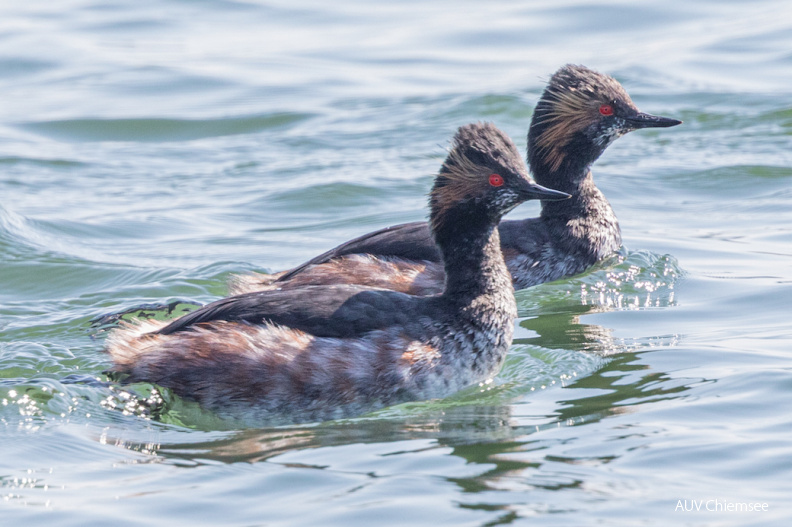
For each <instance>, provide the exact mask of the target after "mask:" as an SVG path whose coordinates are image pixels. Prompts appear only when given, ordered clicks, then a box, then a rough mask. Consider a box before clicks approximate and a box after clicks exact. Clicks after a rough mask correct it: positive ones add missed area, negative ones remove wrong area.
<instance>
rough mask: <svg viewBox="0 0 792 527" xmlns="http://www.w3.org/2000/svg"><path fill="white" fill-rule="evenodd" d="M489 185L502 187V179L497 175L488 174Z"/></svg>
mask: <svg viewBox="0 0 792 527" xmlns="http://www.w3.org/2000/svg"><path fill="white" fill-rule="evenodd" d="M489 183H490V185H492V186H493V187H501V186H503V177H501V176H499V175H498V174H490V177H489Z"/></svg>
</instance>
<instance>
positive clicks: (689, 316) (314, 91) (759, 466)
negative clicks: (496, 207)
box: [0, 0, 792, 526]
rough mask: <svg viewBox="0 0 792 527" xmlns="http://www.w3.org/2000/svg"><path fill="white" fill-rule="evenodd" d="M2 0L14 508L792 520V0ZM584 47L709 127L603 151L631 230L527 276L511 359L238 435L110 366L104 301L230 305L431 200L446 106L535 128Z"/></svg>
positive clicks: (418, 213)
mask: <svg viewBox="0 0 792 527" xmlns="http://www.w3.org/2000/svg"><path fill="white" fill-rule="evenodd" d="M0 14H2V16H0V21H1V22H0V42H1V43H2V44H0V93H2V96H3V97H2V99H3V101H2V104H0V258H2V260H0V262H1V263H2V265H1V266H0V439H1V440H2V443H1V444H2V448H0V497H2V500H0V518H2V522H0V523H2V524H3V525H14V526H16V525H20V526H21V525H25V526H29V525H75V526H84V525H106V524H110V523H112V524H114V525H119V526H125V525H160V524H167V525H234V526H237V525H238V526H250V525H262V526H263V525H268V526H269V525H284V526H286V525H289V526H291V525H322V526H327V525H344V526H348V525H366V526H368V525H405V524H414V525H434V524H442V525H476V526H485V525H488V526H489V525H502V524H514V525H564V526H567V525H608V526H610V525H624V526H634V525H653V526H666V525H696V526H699V525H702V526H703V525H707V526H709V525H718V526H721V525H724V526H732V525H733V526H745V525H768V526H779V525H786V524H788V523H789V522H790V521H792V498H791V496H792V484H790V481H792V441H791V440H790V437H792V418H790V416H789V411H788V409H789V408H790V407H792V355H791V353H792V352H791V351H790V350H791V349H792V324H790V312H791V311H792V309H791V308H792V301H790V298H792V207H790V199H791V198H792V190H791V189H792V88H790V86H792V52H791V51H790V50H792V8H790V7H789V6H787V3H785V2H781V1H780V0H774V1H759V2H754V3H750V4H749V3H744V2H714V1H713V2H708V1H705V2H681V1H678V0H672V1H671V2H663V3H662V4H661V3H654V2H645V3H641V4H633V3H625V2H617V1H612V2H599V3H597V2H586V1H582V0H578V1H564V2H553V3H550V2H523V3H516V2H506V1H496V2H489V3H480V2H467V1H465V2H447V1H440V2H434V3H426V2H412V1H408V2H399V3H385V2H363V1H354V0H341V1H339V2H334V3H332V4H330V3H323V2H308V1H305V2H289V3H286V2H259V1H250V2H243V1H239V2H237V1H224V2H208V1H207V2H183V1H175V0H166V1H163V2H150V1H144V2H129V1H121V2H111V3H104V4H103V3H98V2H92V1H84V0H81V1H78V0H66V1H63V2H58V3H56V4H30V3H27V4H25V3H7V5H4V6H2V7H0ZM567 62H575V63H582V64H586V65H588V66H590V67H593V68H595V69H598V70H600V71H603V72H607V73H609V74H612V75H614V76H615V77H616V78H618V79H619V80H620V81H621V82H622V83H623V84H624V85H625V87H626V89H627V90H628V92H630V94H631V95H632V97H633V100H634V101H635V103H636V104H637V105H638V106H639V107H640V108H641V109H642V110H644V111H647V112H650V113H655V114H659V115H666V116H669V117H674V118H679V119H683V120H684V121H685V123H684V124H683V125H682V126H679V127H675V128H671V129H666V130H644V131H639V132H635V133H633V134H630V135H628V136H626V137H624V138H622V139H619V140H618V141H617V142H616V143H615V144H614V145H612V146H611V147H610V149H609V150H608V151H607V152H606V153H605V155H604V156H603V157H602V158H601V159H600V160H599V161H598V162H597V164H596V165H595V166H594V173H595V180H596V181H597V183H598V185H599V186H600V188H601V189H602V190H603V192H604V193H605V194H606V196H607V197H608V199H609V200H610V202H611V204H612V205H613V207H614V209H615V210H616V213H617V215H618V217H619V219H620V222H621V226H622V231H623V235H624V240H625V249H624V251H623V254H621V255H620V256H618V257H614V258H612V259H611V260H608V261H606V262H603V263H602V264H601V265H599V266H597V267H596V268H594V269H592V270H591V271H589V272H587V273H586V274H584V275H582V276H577V277H573V278H570V279H567V280H562V281H558V282H554V283H550V284H544V285H541V286H538V287H535V288H532V289H530V290H525V291H520V292H518V294H517V297H518V302H519V306H520V314H521V319H520V320H519V322H518V327H517V331H516V333H515V342H514V345H513V347H512V349H511V351H510V354H509V357H508V360H507V363H506V366H505V367H504V369H503V371H502V372H501V374H500V375H499V376H498V377H497V378H496V379H495V380H494V382H493V383H492V384H490V385H486V386H483V387H474V388H470V389H469V390H467V391H464V392H462V393H459V394H457V395H455V396H453V397H450V398H448V399H445V400H441V401H427V402H419V403H414V404H409V405H404V406H399V407H395V408H389V409H386V410H383V411H381V412H379V413H376V414H373V415H369V416H365V417H362V418H359V419H354V420H349V421H343V422H329V423H321V424H314V425H306V426H300V427H281V428H261V429H234V428H230V429H229V427H228V426H227V425H226V424H224V423H221V422H218V421H217V420H216V419H215V418H214V417H213V416H212V415H211V414H207V413H206V412H203V411H201V410H200V409H199V408H197V407H196V406H195V405H193V404H190V403H186V402H184V401H181V400H179V399H177V398H175V397H174V396H173V395H172V394H170V393H168V392H167V391H165V392H161V391H159V390H156V389H155V388H153V387H151V386H146V385H138V386H135V387H133V388H132V389H130V390H129V391H127V390H124V389H120V388H119V387H117V386H113V385H112V384H109V385H108V384H107V383H106V382H105V381H106V377H105V376H104V375H103V374H102V372H103V371H104V370H105V369H106V368H107V367H108V366H109V361H108V358H107V356H106V355H104V354H103V353H102V351H101V350H102V343H103V339H104V336H105V334H106V333H105V332H104V331H103V330H102V328H101V327H99V328H97V327H96V325H94V326H93V327H92V324H91V321H92V320H95V319H97V317H99V318H101V317H102V316H103V315H107V314H109V313H117V312H120V311H123V310H126V309H131V308H135V307H136V306H141V305H149V306H150V311H155V309H154V308H155V307H156V305H161V304H168V303H174V305H176V309H177V311H178V310H181V309H185V308H187V307H188V306H189V305H191V304H194V303H204V302H208V301H211V300H213V299H216V298H219V297H221V296H223V295H224V294H225V292H226V287H225V282H226V279H227V278H228V276H229V275H230V274H231V273H234V272H240V271H245V270H280V269H284V268H287V267H290V266H292V265H295V264H298V263H300V262H302V261H304V260H305V259H307V258H310V257H311V256H314V255H315V254H317V253H319V252H322V251H324V250H326V249H327V248H329V247H331V246H333V245H335V244H337V243H339V242H342V241H344V240H346V239H349V238H350V237H353V236H356V235H358V234H362V233H364V232H368V231H370V230H372V229H376V228H379V227H383V226H387V225H391V224H395V223H400V222H405V221H413V220H418V219H422V218H424V217H425V214H426V212H425V199H426V192H427V191H428V189H429V186H430V184H431V181H432V176H433V174H434V173H435V172H436V170H437V169H438V167H439V166H440V163H441V161H442V159H443V157H444V154H445V147H446V146H447V144H448V141H449V139H450V137H451V136H452V134H453V132H454V130H455V129H456V128H457V127H458V126H459V125H462V124H465V123H468V122H472V121H479V120H488V121H493V122H495V123H496V124H497V125H498V126H499V127H500V128H502V129H503V130H505V131H506V132H507V133H509V134H510V135H511V136H512V137H513V138H514V139H515V141H516V142H517V144H518V145H520V146H521V147H523V146H524V142H525V139H524V138H525V133H526V130H527V126H528V122H529V121H530V117H531V112H532V108H533V105H534V104H535V102H536V99H537V97H538V95H539V94H540V93H541V90H542V89H543V87H544V83H545V82H546V80H547V79H548V78H549V76H550V75H551V74H552V73H553V71H555V70H556V69H557V68H558V67H559V66H561V65H563V64H565V63H567ZM537 210H538V209H537V207H536V205H535V204H528V205H525V206H522V207H520V208H519V209H517V210H515V211H514V212H513V213H512V214H511V216H510V217H515V218H516V217H528V216H533V215H536V213H537ZM695 503H698V505H699V509H698V510H696V509H695ZM737 503H740V504H742V503H760V504H761V503H764V504H767V506H766V507H765V510H760V511H751V512H747V511H743V512H735V511H728V510H726V508H727V506H728V504H732V505H734V504H737ZM680 506H681V510H680ZM718 507H720V509H719V510H718V509H717V508H718ZM685 508H687V509H688V510H687V511H686V510H684V509H685ZM708 508H710V509H715V510H707V509H708Z"/></svg>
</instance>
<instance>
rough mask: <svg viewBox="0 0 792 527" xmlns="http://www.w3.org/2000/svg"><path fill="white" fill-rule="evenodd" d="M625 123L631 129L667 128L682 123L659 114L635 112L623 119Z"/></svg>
mask: <svg viewBox="0 0 792 527" xmlns="http://www.w3.org/2000/svg"><path fill="white" fill-rule="evenodd" d="M625 121H627V124H628V125H630V127H631V128H633V129H638V128H668V127H669V126H676V125H678V124H682V121H680V120H678V119H671V118H669V117H660V116H659V115H651V114H648V113H640V112H639V113H636V114H635V115H633V116H631V117H627V118H626V119H625Z"/></svg>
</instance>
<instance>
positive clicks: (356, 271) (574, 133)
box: [230, 65, 681, 295]
mask: <svg viewBox="0 0 792 527" xmlns="http://www.w3.org/2000/svg"><path fill="white" fill-rule="evenodd" d="M680 123H681V121H678V120H676V119H669V118H665V117H657V116H653V115H648V114H645V113H641V112H639V111H638V108H636V106H635V104H633V102H632V100H630V96H629V95H628V94H627V92H626V91H625V90H624V88H623V87H622V86H621V84H619V83H618V82H617V81H616V80H615V79H613V78H611V77H609V76H607V75H603V74H601V73H597V72H595V71H592V70H590V69H588V68H586V67H584V66H574V65H567V66H564V67H563V68H561V69H560V70H558V71H557V72H556V73H555V74H554V75H553V76H552V78H551V79H550V81H549V83H548V85H547V88H546V89H545V91H544V93H543V94H542V96H541V98H540V99H539V102H538V104H537V106H536V110H535V111H534V114H533V118H532V120H531V127H530V128H529V130H528V161H529V165H530V167H531V172H532V173H533V175H534V178H535V179H536V181H537V182H538V183H540V184H542V185H546V186H548V187H551V188H555V189H559V190H562V191H564V192H568V193H569V194H571V195H572V199H570V200H565V201H555V202H550V201H543V202H542V212H541V215H540V216H539V217H538V218H531V219H526V220H517V221H504V222H501V224H500V227H499V230H500V235H501V246H502V248H503V253H504V257H505V258H506V264H507V266H508V268H509V271H510V272H511V275H512V278H513V279H514V285H515V287H516V288H517V289H524V288H526V287H531V286H533V285H536V284H540V283H544V282H550V281H553V280H558V279H560V278H563V277H566V276H572V275H575V274H578V273H581V272H583V271H584V270H586V269H587V268H588V267H590V266H591V265H593V264H595V263H596V262H598V261H600V260H602V259H603V258H606V257H607V256H609V255H611V254H613V253H614V252H615V251H617V250H618V249H619V248H620V247H621V231H620V229H619V222H618V220H617V219H616V215H615V214H614V212H613V209H612V208H611V206H610V204H609V203H608V200H606V199H605V196H603V194H602V192H600V190H599V189H598V188H597V187H596V186H595V185H594V180H593V178H592V175H591V171H590V167H591V164H592V163H594V161H596V160H597V158H599V156H600V155H601V154H602V153H603V152H604V151H605V149H606V148H607V147H608V145H610V144H611V143H612V142H613V141H614V140H615V139H616V138H618V137H620V136H622V135H624V134H626V133H627V132H631V131H633V130H637V129H640V128H652V127H655V128H656V127H661V128H662V127H669V126H675V125H678V124H680ZM331 283H356V284H365V285H370V286H373V287H382V288H386V289H393V290H396V291H403V292H406V293H410V294H423V295H426V294H433V293H437V292H439V291H441V290H442V287H443V267H442V263H441V260H440V252H439V251H438V250H437V248H436V246H435V244H434V242H433V240H432V236H431V233H430V232H429V227H428V225H427V224H426V223H425V222H415V223H407V224H403V225H397V226H394V227H388V228H386V229H382V230H380V231H376V232H373V233H370V234H366V235H364V236H361V237H359V238H356V239H354V240H351V241H349V242H347V243H344V244H342V245H340V246H338V247H336V248H335V249H331V250H330V251H328V252H326V253H324V254H321V255H319V256H317V257H316V258H313V259H312V260H310V261H308V262H306V263H304V264H302V265H300V266H299V267H296V268H294V269H292V270H289V271H284V272H282V273H279V274H274V275H266V274H259V273H253V274H249V275H240V276H235V277H232V280H231V284H230V286H231V291H232V292H235V293H243V292H250V291H256V290H262V289H270V288H281V289H284V288H289V287H301V286H304V285H309V284H331Z"/></svg>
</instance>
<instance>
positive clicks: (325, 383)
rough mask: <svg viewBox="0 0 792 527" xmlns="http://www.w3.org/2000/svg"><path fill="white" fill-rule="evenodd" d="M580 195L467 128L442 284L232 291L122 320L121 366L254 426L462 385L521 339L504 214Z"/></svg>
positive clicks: (447, 216) (441, 206) (367, 407)
mask: <svg viewBox="0 0 792 527" xmlns="http://www.w3.org/2000/svg"><path fill="white" fill-rule="evenodd" d="M568 197H569V196H568V194H565V193H562V192H557V191H553V190H548V189H546V188H544V187H541V186H539V185H537V184H535V183H534V182H533V181H532V180H531V179H530V177H529V176H528V172H527V170H526V168H525V164H524V163H523V161H522V160H521V159H520V155H519V153H518V152H517V149H516V148H515V146H514V144H513V143H512V142H511V140H510V139H509V138H508V137H506V136H505V135H504V134H503V133H502V132H500V131H499V130H498V129H497V128H495V127H494V126H493V125H490V124H473V125H467V126H464V127H462V128H460V129H459V131H458V132H457V134H456V136H455V137H454V142H453V145H452V149H451V151H450V153H449V155H448V157H447V158H446V160H445V162H444V164H443V166H442V168H441V170H440V172H439V174H438V176H437V177H436V179H435V183H434V186H433V188H432V191H431V194H430V202H429V203H430V209H431V214H430V225H431V227H430V228H431V231H432V234H433V236H434V239H435V241H436V242H437V246H438V247H439V250H440V252H441V253H442V258H443V261H444V262H445V276H446V284H445V289H444V291H443V292H442V293H441V294H438V295H433V296H427V297H422V296H411V295H408V294H404V293H400V292H396V291H386V290H382V289H374V288H370V287H365V286H359V285H330V286H306V287H304V288H294V289H288V290H280V291H262V292H257V293H249V294H244V295H239V296H233V297H229V298H225V299H222V300H219V301H217V302H214V303H211V304H208V305H206V306H204V307H203V308H201V309H199V310H197V311H194V312H192V313H189V314H187V315H185V316H184V317H182V318H179V319H176V320H175V321H173V322H171V323H170V324H167V325H165V324H166V323H164V322H141V323H139V324H133V325H127V326H126V327H122V328H119V329H116V330H114V331H113V332H112V333H111V334H110V335H109V336H108V340H107V350H108V351H109V353H110V354H111V355H112V358H113V360H114V362H115V365H114V371H116V372H119V373H122V374H125V381H126V382H151V383H155V384H158V385H160V386H163V387H166V388H170V389H172V390H173V391H174V392H175V393H177V394H179V395H181V396H184V397H186V398H190V399H194V400H196V401H198V403H199V404H201V405H202V406H204V407H206V408H208V409H211V410H213V411H215V412H216V413H217V414H218V415H220V416H222V417H226V418H232V419H236V420H241V421H243V422H250V423H255V422H259V421H262V420H263V421H268V422H272V421H273V420H274V421H278V420H285V421H289V422H298V421H318V420H325V419H333V418H340V417H348V416H354V415H359V414H361V413H365V412H368V411H371V410H375V409H378V408H382V407H384V406H388V405H392V404H395V403H400V402H404V401H411V400H422V399H431V398H435V397H444V396H447V395H450V394H451V393H453V392H455V391H457V390H459V389H461V388H464V387H466V386H470V385H472V384H475V383H477V382H482V381H485V380H486V379H488V378H490V377H491V376H493V375H495V374H496V373H497V372H498V370H499V369H500V367H501V364H502V363H503V359H504V357H505V355H506V351H507V350H508V347H509V345H510V344H511V338H512V331H513V324H514V321H513V319H514V318H515V317H516V316H517V308H516V305H515V300H514V289H513V286H512V281H511V278H510V277H509V272H508V269H507V268H506V265H505V263H504V260H503V255H502V253H501V250H500V238H499V234H498V229H497V228H496V227H497V225H498V222H499V221H500V219H501V216H502V215H503V214H505V213H506V212H508V211H509V210H511V209H512V208H514V207H515V206H516V205H518V204H519V203H521V202H523V201H525V200H527V199H548V200H549V199H565V198H568ZM122 376H123V375H122Z"/></svg>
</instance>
